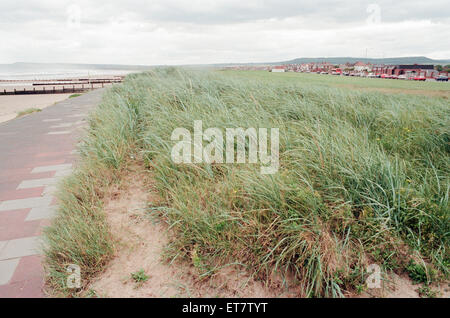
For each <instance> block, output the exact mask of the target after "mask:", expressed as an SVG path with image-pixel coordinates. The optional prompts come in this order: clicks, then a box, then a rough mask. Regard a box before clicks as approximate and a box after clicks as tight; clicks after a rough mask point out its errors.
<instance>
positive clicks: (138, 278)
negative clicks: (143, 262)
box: [131, 269, 150, 284]
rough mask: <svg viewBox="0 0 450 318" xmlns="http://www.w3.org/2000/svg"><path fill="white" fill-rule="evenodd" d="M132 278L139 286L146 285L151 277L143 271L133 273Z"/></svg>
mask: <svg viewBox="0 0 450 318" xmlns="http://www.w3.org/2000/svg"><path fill="white" fill-rule="evenodd" d="M131 278H132V279H133V280H134V281H135V282H136V283H139V284H143V283H145V282H146V281H147V280H148V279H149V278H150V277H149V276H148V275H147V274H146V273H145V271H144V270H143V269H140V270H139V271H137V272H134V273H131Z"/></svg>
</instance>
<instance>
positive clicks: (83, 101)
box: [0, 90, 102, 298]
mask: <svg viewBox="0 0 450 318" xmlns="http://www.w3.org/2000/svg"><path fill="white" fill-rule="evenodd" d="M101 95H102V91H101V90H96V91H93V92H91V93H88V94H84V95H83V96H80V97H77V98H74V99H70V100H66V101H64V103H66V104H67V103H69V104H70V107H65V106H64V107H62V106H60V107H58V105H55V106H51V107H48V108H46V109H44V110H43V111H42V112H39V113H34V114H31V115H28V116H24V117H21V118H18V119H14V120H11V121H9V122H6V123H0V134H1V135H2V137H1V138H0V205H1V203H2V201H8V200H20V199H28V198H39V197H41V196H42V195H43V192H44V187H35V188H30V189H19V190H17V187H18V185H19V184H20V183H21V182H22V181H24V180H31V179H41V178H52V177H54V176H55V172H54V171H51V172H44V173H31V171H32V169H33V168H35V167H39V166H53V165H59V164H66V163H72V162H73V161H74V159H75V156H74V155H73V154H71V151H72V150H73V149H74V148H75V144H76V142H77V141H78V140H77V139H78V138H79V134H78V132H76V133H71V134H65V135H49V134H48V132H50V131H58V130H71V131H74V130H75V127H70V128H61V129H58V128H51V126H53V125H54V124H55V123H52V122H44V121H43V120H44V119H49V118H61V121H59V122H58V123H57V124H59V123H64V122H73V123H75V122H76V121H78V120H80V118H74V117H71V115H74V114H79V113H83V114H84V113H87V112H88V110H90V109H91V108H93V106H95V104H97V103H98V102H100V99H101ZM78 131H80V130H78ZM51 204H52V205H53V204H56V199H55V198H53V199H52V202H51ZM30 210H31V209H30V208H27V209H16V210H12V211H1V210H0V241H2V242H0V243H3V244H8V242H7V241H9V240H15V239H19V241H20V239H23V240H25V241H26V240H27V238H30V237H36V236H39V235H41V233H42V229H43V228H44V227H45V226H48V225H49V224H50V220H46V219H44V220H34V221H25V219H26V217H27V215H28V213H29V212H30ZM23 240H22V241H23ZM12 242H15V243H14V244H19V243H18V242H17V241H12ZM11 244H12V243H11ZM1 246H2V244H0V255H2V254H1ZM3 246H7V245H3ZM17 246H19V247H20V244H19V245H17ZM24 248H26V246H25V247H24ZM33 253H34V252H31V254H33ZM7 255H11V256H7ZM12 255H19V254H3V256H2V257H3V260H5V261H6V260H7V259H8V258H7V257H13V256H12ZM22 255H25V254H22ZM16 259H17V258H16ZM0 260H2V259H0ZM41 261H42V257H41V256H39V255H29V256H23V257H21V258H20V259H19V261H18V263H17V266H16V267H15V268H14V267H12V270H13V271H14V273H13V275H12V277H10V276H8V277H6V280H5V278H4V279H3V281H7V283H6V284H5V285H0V298H3V297H44V296H45V295H44V292H43V284H44V279H43V269H42V264H41ZM10 263H11V262H10ZM13 264H14V265H15V264H16V263H14V262H13ZM7 271H8V269H7ZM10 272H11V271H10ZM10 272H8V273H10ZM1 274H2V273H0V276H1ZM5 275H6V274H5ZM3 277H5V276H3Z"/></svg>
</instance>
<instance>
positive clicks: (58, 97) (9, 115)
mask: <svg viewBox="0 0 450 318" xmlns="http://www.w3.org/2000/svg"><path fill="white" fill-rule="evenodd" d="M70 95H71V94H42V95H39V94H35V95H34V94H33V95H0V122H3V121H7V120H10V119H13V118H15V117H16V116H17V113H19V112H21V111H24V110H26V109H28V108H39V109H44V108H45V107H48V106H51V105H53V104H54V103H56V102H60V101H62V100H65V99H67V98H68V97H69V96H70Z"/></svg>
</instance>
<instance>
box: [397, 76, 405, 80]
mask: <svg viewBox="0 0 450 318" xmlns="http://www.w3.org/2000/svg"><path fill="white" fill-rule="evenodd" d="M397 79H399V80H405V79H406V75H399V76H397Z"/></svg>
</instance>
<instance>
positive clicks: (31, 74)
mask: <svg viewBox="0 0 450 318" xmlns="http://www.w3.org/2000/svg"><path fill="white" fill-rule="evenodd" d="M144 69H145V68H144V67H137V66H129V67H127V66H122V65H117V66H116V65H89V64H39V63H14V64H0V81H4V80H11V81H22V80H36V81H38V80H52V79H65V78H77V77H78V78H79V77H84V78H89V77H91V78H92V77H99V76H107V77H110V76H118V75H127V74H130V73H134V72H140V71H142V70H144ZM1 85H2V86H5V85H7V83H5V82H2V83H1ZM11 85H16V84H14V83H11Z"/></svg>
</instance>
